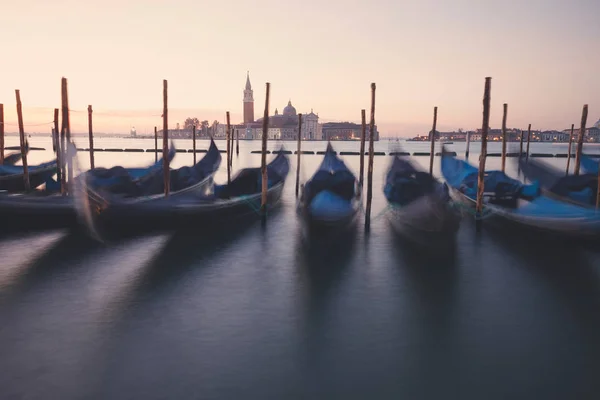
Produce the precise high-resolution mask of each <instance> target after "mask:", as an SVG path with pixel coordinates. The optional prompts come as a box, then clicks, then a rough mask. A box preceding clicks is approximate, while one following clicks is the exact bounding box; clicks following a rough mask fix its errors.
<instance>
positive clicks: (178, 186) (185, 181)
mask: <svg viewBox="0 0 600 400" xmlns="http://www.w3.org/2000/svg"><path fill="white" fill-rule="evenodd" d="M157 164H158V163H157ZM220 164H221V153H220V152H219V149H218V148H217V145H216V144H215V142H214V140H212V139H211V141H210V147H209V148H208V151H207V152H206V154H205V155H204V157H202V159H201V160H200V161H198V162H197V163H196V164H195V165H193V166H191V167H187V166H186V167H181V168H178V169H173V170H171V171H170V185H171V190H172V191H173V192H177V191H179V190H183V189H186V188H188V187H190V186H193V185H195V184H197V183H200V182H202V181H203V180H204V179H206V178H207V177H208V176H210V175H212V174H213V173H214V172H215V171H216V170H217V169H218V168H219V165H220ZM155 165H156V164H155ZM135 185H136V187H137V191H136V193H135V194H134V195H135V196H139V195H142V196H149V195H153V194H159V193H163V192H164V190H165V189H164V188H165V184H164V173H163V167H162V164H158V165H157V168H155V169H154V170H153V171H152V172H150V173H147V174H146V175H145V176H143V177H142V178H140V179H138V180H137V181H136V182H135Z"/></svg>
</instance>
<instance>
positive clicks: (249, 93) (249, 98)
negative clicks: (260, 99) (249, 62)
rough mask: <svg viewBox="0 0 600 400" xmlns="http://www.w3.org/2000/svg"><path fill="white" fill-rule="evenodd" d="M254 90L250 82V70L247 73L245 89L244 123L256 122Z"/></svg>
mask: <svg viewBox="0 0 600 400" xmlns="http://www.w3.org/2000/svg"><path fill="white" fill-rule="evenodd" d="M253 93H254V91H253V90H252V85H251V84H250V72H248V73H247V75H246V88H245V89H244V124H247V123H249V122H254V96H253Z"/></svg>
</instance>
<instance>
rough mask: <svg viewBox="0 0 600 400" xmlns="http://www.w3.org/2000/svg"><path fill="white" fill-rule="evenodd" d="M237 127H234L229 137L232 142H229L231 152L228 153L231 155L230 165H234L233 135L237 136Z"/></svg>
mask: <svg viewBox="0 0 600 400" xmlns="http://www.w3.org/2000/svg"><path fill="white" fill-rule="evenodd" d="M235 131H236V129H235V127H234V128H233V130H232V131H231V137H230V138H229V140H230V142H231V143H230V144H229V150H231V153H230V154H228V157H229V165H230V166H232V167H233V137H234V136H235V134H234V133H235Z"/></svg>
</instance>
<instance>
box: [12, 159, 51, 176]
mask: <svg viewBox="0 0 600 400" xmlns="http://www.w3.org/2000/svg"><path fill="white" fill-rule="evenodd" d="M52 167H54V168H56V160H52V161H48V162H45V163H41V164H37V165H29V166H27V170H28V171H29V173H34V172H36V171H39V170H43V169H47V168H52ZM22 174H23V166H22V165H0V176H8V175H22Z"/></svg>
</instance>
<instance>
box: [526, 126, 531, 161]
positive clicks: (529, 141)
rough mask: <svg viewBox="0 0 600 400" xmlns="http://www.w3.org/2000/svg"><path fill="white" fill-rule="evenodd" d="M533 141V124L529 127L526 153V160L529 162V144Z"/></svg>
mask: <svg viewBox="0 0 600 400" xmlns="http://www.w3.org/2000/svg"><path fill="white" fill-rule="evenodd" d="M530 143H531V124H529V126H528V127H527V150H526V154H525V161H527V162H529V144H530Z"/></svg>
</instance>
